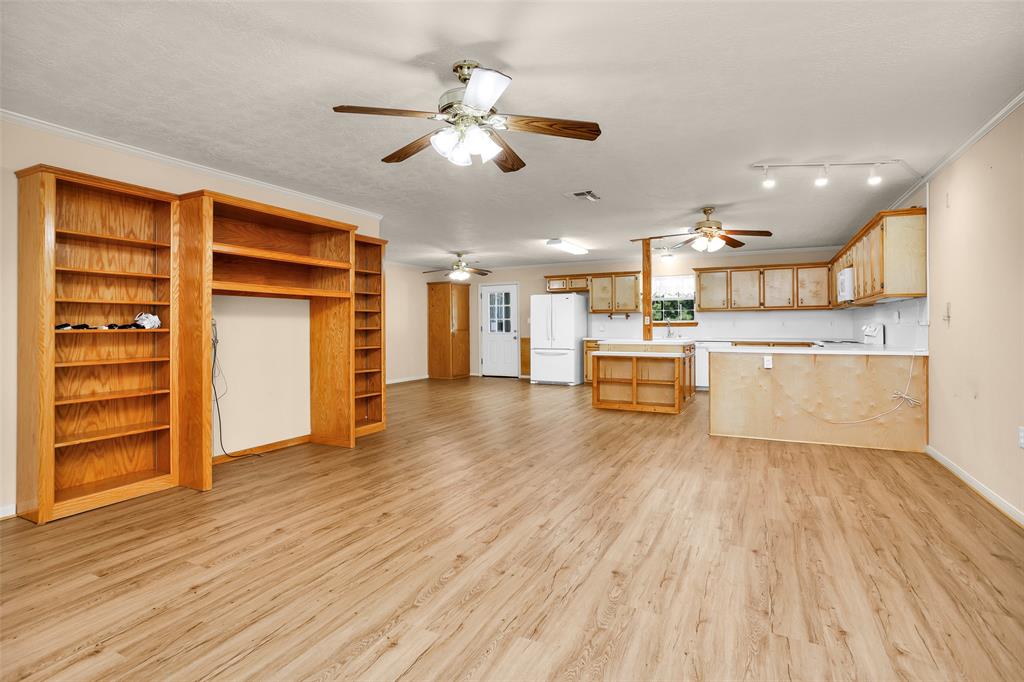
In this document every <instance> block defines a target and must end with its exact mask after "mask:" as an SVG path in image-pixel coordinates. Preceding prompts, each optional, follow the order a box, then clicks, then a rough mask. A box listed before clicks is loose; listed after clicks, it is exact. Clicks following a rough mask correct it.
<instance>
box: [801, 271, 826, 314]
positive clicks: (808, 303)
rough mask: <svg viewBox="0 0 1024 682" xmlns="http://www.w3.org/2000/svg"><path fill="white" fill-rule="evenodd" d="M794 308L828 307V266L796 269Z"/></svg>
mask: <svg viewBox="0 0 1024 682" xmlns="http://www.w3.org/2000/svg"><path fill="white" fill-rule="evenodd" d="M796 307H797V308H827V307H828V266H827V265H820V266H817V267H813V268H797V269H796Z"/></svg>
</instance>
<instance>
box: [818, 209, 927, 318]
mask: <svg viewBox="0 0 1024 682" xmlns="http://www.w3.org/2000/svg"><path fill="white" fill-rule="evenodd" d="M927 245H928V238H927V229H926V223H925V209H923V208H910V209H903V210H898V211H882V212H881V213H878V214H876V215H875V216H874V217H873V218H872V219H871V220H870V221H869V222H868V223H867V225H865V226H864V227H863V228H861V229H860V231H858V232H857V234H856V235H854V237H853V239H851V240H850V242H849V243H848V244H847V245H846V246H844V247H843V248H842V250H841V251H840V252H839V253H838V254H836V257H835V258H834V259H833V260H832V277H833V279H834V282H833V288H834V291H836V292H837V294H838V292H839V291H840V286H839V280H840V278H842V277H844V275H842V274H841V273H843V271H845V270H849V269H852V273H853V277H852V290H851V291H850V292H849V293H848V294H847V298H845V299H844V300H841V301H840V300H839V298H838V296H837V298H836V301H837V305H840V306H845V305H871V304H873V303H876V302H878V301H882V300H886V299H899V298H914V297H919V296H925V295H927V292H928V288H927V284H928V282H927V260H926V259H927V256H926V254H927Z"/></svg>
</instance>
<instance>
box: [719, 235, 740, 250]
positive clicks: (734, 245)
mask: <svg viewBox="0 0 1024 682" xmlns="http://www.w3.org/2000/svg"><path fill="white" fill-rule="evenodd" d="M718 236H719V237H721V238H722V241H723V242H725V243H726V244H728V245H729V246H731V247H732V248H734V249H738V248H740V247H741V246H743V242H741V241H740V240H739V239H733V238H732V237H730V236H729V235H727V234H720V235H718Z"/></svg>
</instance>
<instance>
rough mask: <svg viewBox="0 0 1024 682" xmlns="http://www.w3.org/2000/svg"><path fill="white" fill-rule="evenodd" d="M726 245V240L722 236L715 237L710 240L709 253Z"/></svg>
mask: <svg viewBox="0 0 1024 682" xmlns="http://www.w3.org/2000/svg"><path fill="white" fill-rule="evenodd" d="M723 246H725V240H724V239H722V238H721V237H713V238H711V239H709V240H708V253H714V252H715V251H718V250H719V249H720V248H722V247H723Z"/></svg>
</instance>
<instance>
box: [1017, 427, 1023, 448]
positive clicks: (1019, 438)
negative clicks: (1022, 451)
mask: <svg viewBox="0 0 1024 682" xmlns="http://www.w3.org/2000/svg"><path fill="white" fill-rule="evenodd" d="M1017 447H1018V448H1024V426H1018V427H1017Z"/></svg>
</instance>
